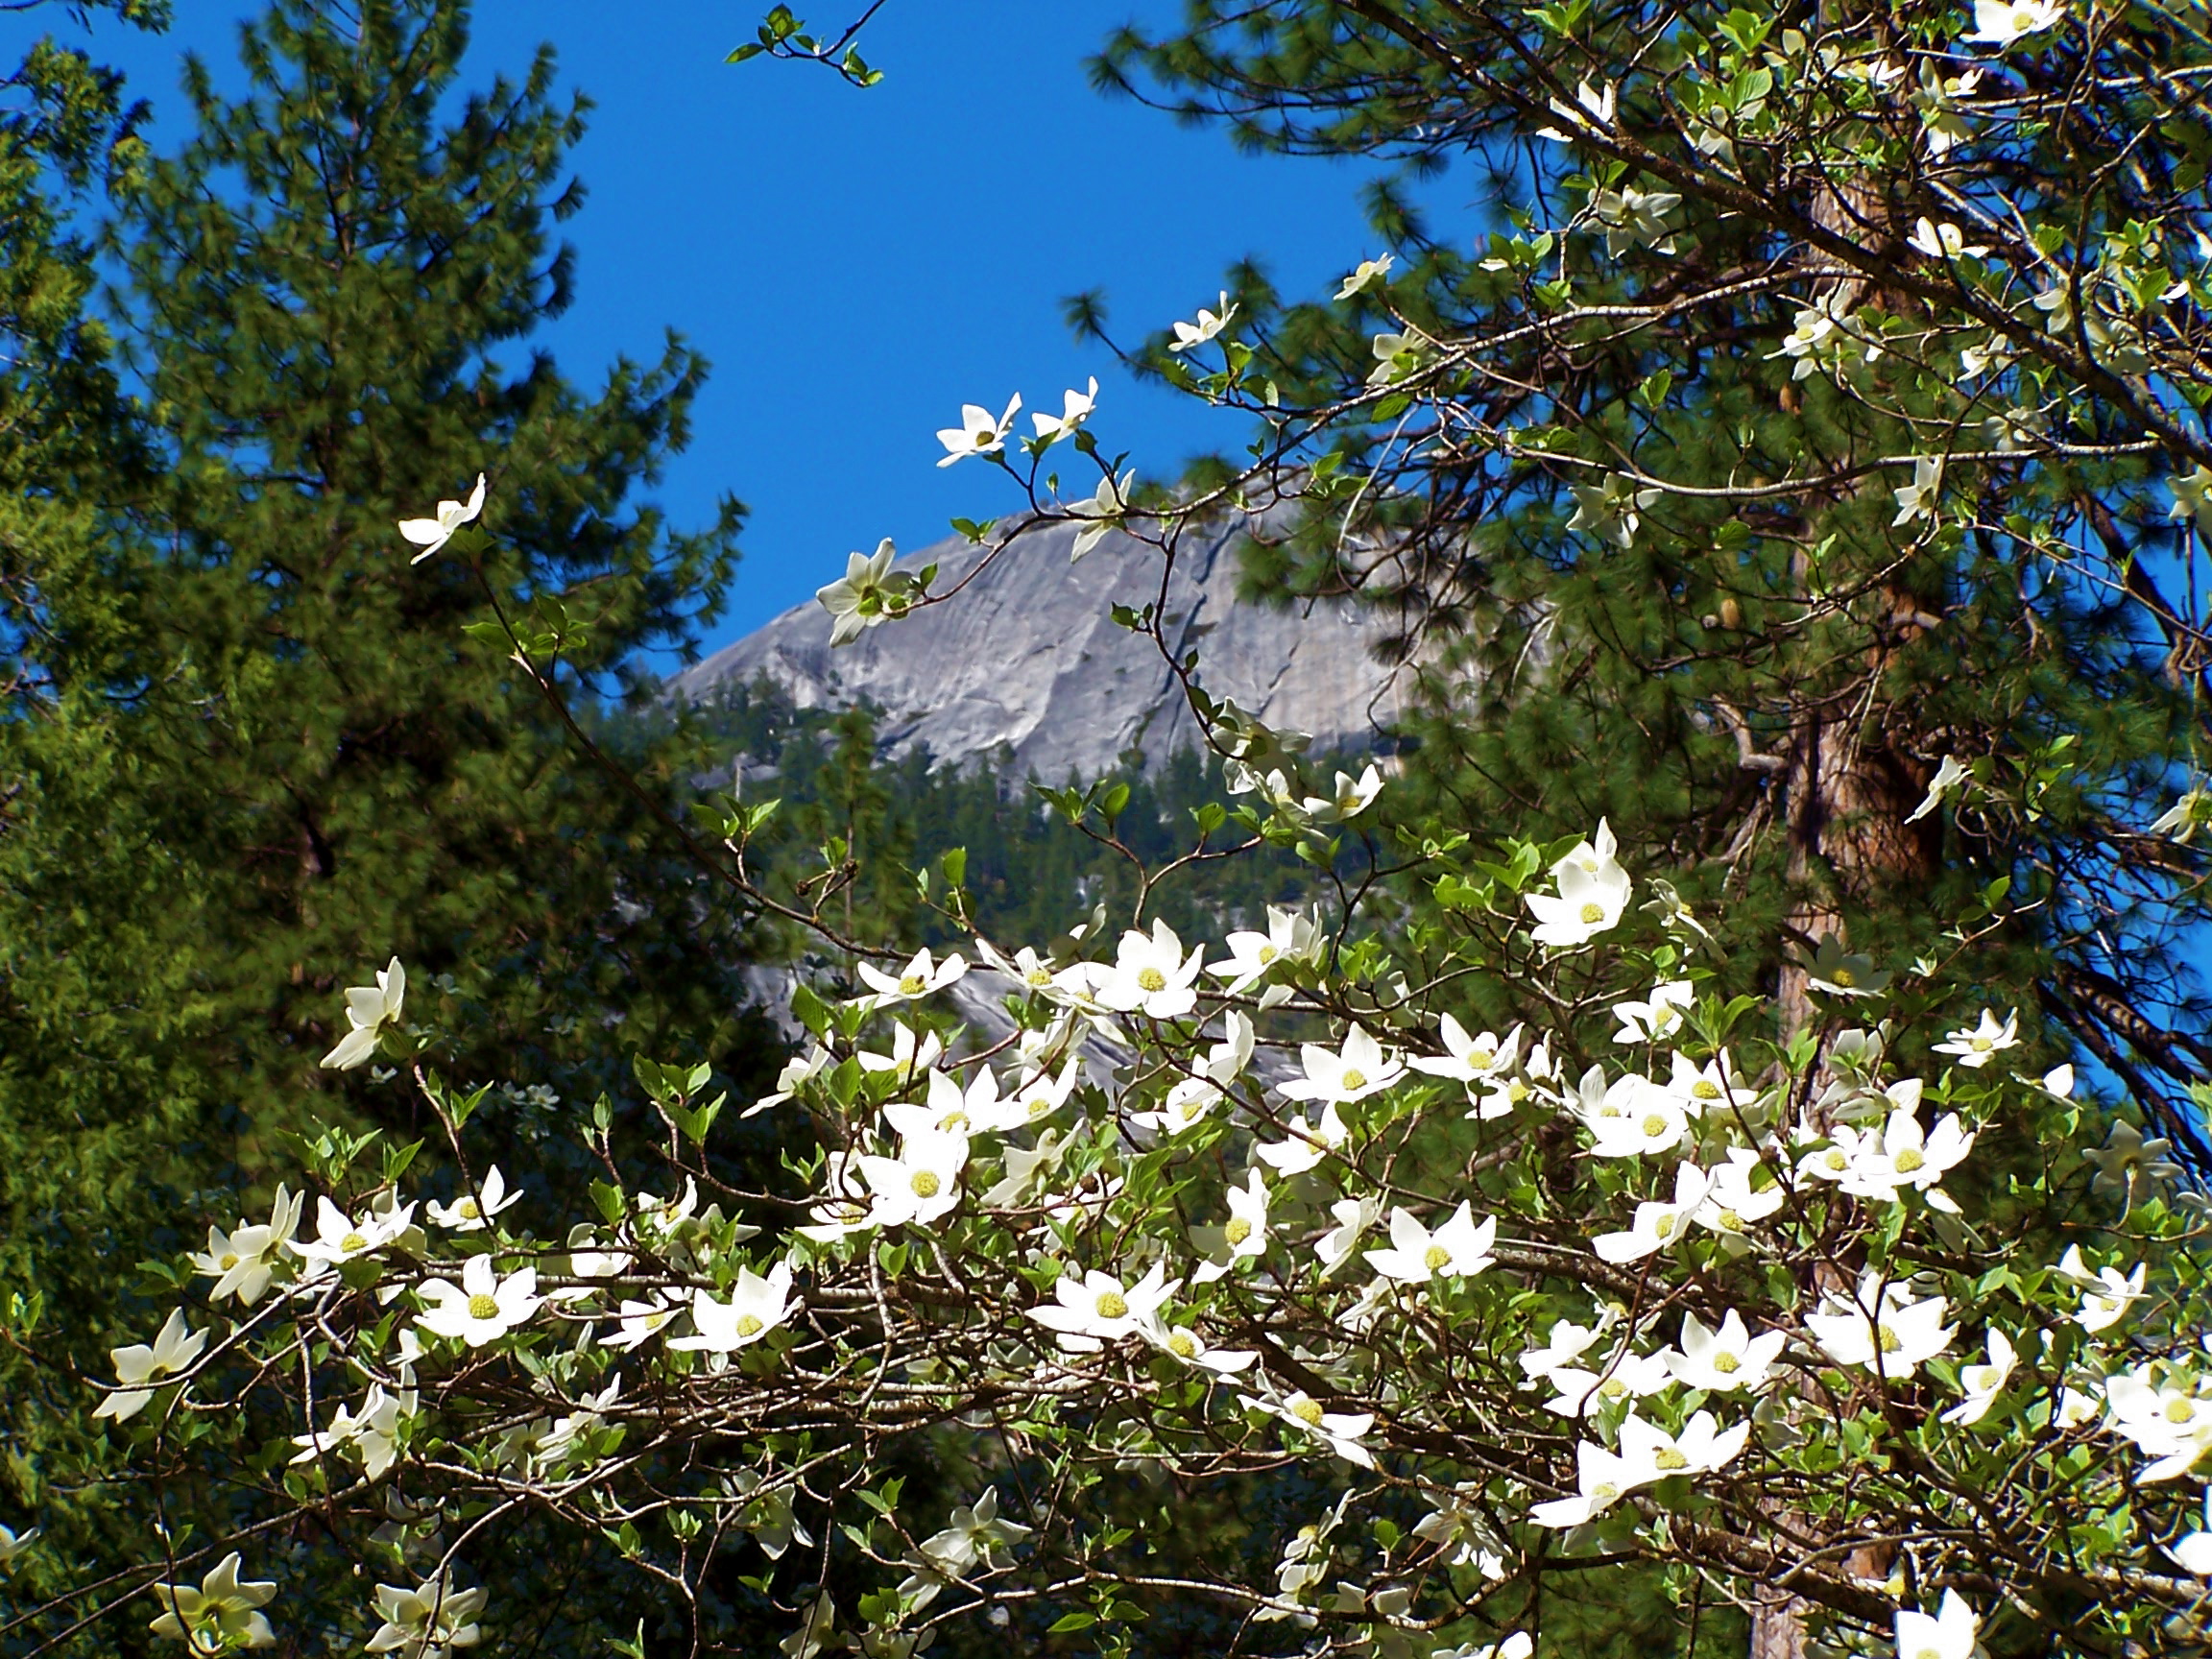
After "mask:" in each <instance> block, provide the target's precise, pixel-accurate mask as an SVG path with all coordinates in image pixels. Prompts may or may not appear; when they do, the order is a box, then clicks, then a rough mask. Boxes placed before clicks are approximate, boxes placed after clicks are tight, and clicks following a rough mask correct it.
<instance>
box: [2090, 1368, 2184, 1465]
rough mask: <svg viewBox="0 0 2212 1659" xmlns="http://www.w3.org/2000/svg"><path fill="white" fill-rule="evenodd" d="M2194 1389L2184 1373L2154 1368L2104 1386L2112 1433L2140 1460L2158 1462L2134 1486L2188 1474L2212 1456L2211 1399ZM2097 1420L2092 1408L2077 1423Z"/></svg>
mask: <svg viewBox="0 0 2212 1659" xmlns="http://www.w3.org/2000/svg"><path fill="white" fill-rule="evenodd" d="M2161 1371H2163V1372H2164V1374H2163V1375H2161V1374H2160V1373H2161ZM2199 1387H2200V1384H2199V1382H2198V1380H2197V1379H2196V1378H2195V1377H2193V1376H2191V1375H2190V1374H2189V1373H2188V1372H2186V1371H2182V1370H2175V1369H2166V1368H2164V1367H2160V1366H2157V1365H2154V1364H2144V1365H2138V1366H2136V1367H2135V1368H2134V1369H2133V1370H2130V1371H2124V1372H2121V1373H2119V1374H2118V1375H2117V1376H2113V1377H2110V1378H2107V1379H2106V1380H2105V1383H2104V1404H2105V1406H2106V1407H2107V1408H2108V1409H2109V1411H2110V1413H2111V1429H2112V1431H2113V1432H2114V1433H2116V1434H2119V1435H2122V1436H2124V1437H2125V1438H2127V1439H2128V1440H2131V1441H2133V1442H2134V1443H2135V1448H2136V1450H2137V1451H2139V1452H2141V1453H2142V1454H2143V1455H2145V1456H2147V1457H2152V1458H2155V1459H2157V1461H2155V1462H2153V1463H2152V1464H2150V1465H2149V1466H2148V1467H2146V1468H2145V1469H2144V1470H2143V1471H2142V1472H2141V1473H2140V1474H2139V1475H2137V1477H2136V1479H2137V1480H2138V1481H2140V1482H2142V1483H2144V1484H2152V1483H2155V1482H2157V1481H2161V1480H2172V1479H2176V1478H2177V1477H2179V1476H2182V1475H2186V1474H2189V1473H2190V1472H2191V1471H2193V1470H2194V1469H2195V1468H2196V1466H2197V1464H2198V1463H2199V1462H2200V1460H2201V1459H2202V1458H2203V1456H2204V1455H2205V1454H2206V1453H2207V1452H2212V1399H2207V1398H2206V1397H2205V1396H2204V1395H2203V1394H2201V1393H2200V1392H2199ZM2096 1415H2097V1412H2096V1408H2095V1406H2094V1403H2091V1404H2089V1405H2087V1406H2085V1407H2084V1408H2083V1409H2082V1411H2081V1412H2080V1419H2079V1420H2080V1421H2089V1420H2092V1419H2094V1418H2095V1416H2096Z"/></svg>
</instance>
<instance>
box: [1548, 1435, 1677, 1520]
mask: <svg viewBox="0 0 2212 1659" xmlns="http://www.w3.org/2000/svg"><path fill="white" fill-rule="evenodd" d="M1639 1421H1640V1419H1638V1418H1635V1417H1629V1418H1625V1419H1623V1422H1622V1425H1621V1428H1622V1445H1621V1451H1620V1452H1618V1453H1616V1452H1612V1451H1608V1450H1607V1449H1606V1448H1605V1447H1603V1446H1600V1445H1599V1444H1598V1443H1597V1442H1596V1441H1594V1440H1584V1441H1582V1442H1580V1443H1579V1444H1578V1445H1577V1446H1576V1447H1575V1485H1576V1487H1577V1488H1578V1490H1577V1491H1576V1493H1575V1496H1574V1497H1572V1498H1554V1499H1552V1500H1551V1502H1549V1503H1538V1504H1536V1505H1535V1506H1534V1507H1533V1508H1531V1509H1530V1510H1529V1511H1528V1519H1529V1520H1531V1521H1533V1522H1534V1523H1535V1524H1536V1525H1537V1526H1539V1527H1551V1528H1554V1529H1556V1528H1561V1527H1579V1526H1581V1525H1583V1523H1585V1522H1587V1521H1592V1520H1595V1519H1596V1518H1597V1517H1598V1516H1599V1515H1602V1514H1604V1513H1605V1511H1606V1510H1608V1509H1610V1508H1612V1507H1613V1505H1614V1504H1616V1503H1620V1502H1621V1500H1622V1499H1623V1498H1625V1497H1626V1496H1627V1495H1628V1494H1629V1493H1631V1492H1633V1491H1635V1490H1637V1488H1639V1487H1642V1486H1648V1485H1650V1484H1651V1483H1652V1482H1653V1481H1654V1480H1656V1479H1659V1471H1658V1470H1656V1469H1655V1468H1653V1467H1651V1466H1650V1464H1649V1463H1647V1462H1645V1461H1642V1460H1640V1459H1635V1458H1631V1457H1630V1456H1629V1455H1628V1441H1627V1428H1628V1425H1629V1424H1630V1423H1635V1422H1639Z"/></svg>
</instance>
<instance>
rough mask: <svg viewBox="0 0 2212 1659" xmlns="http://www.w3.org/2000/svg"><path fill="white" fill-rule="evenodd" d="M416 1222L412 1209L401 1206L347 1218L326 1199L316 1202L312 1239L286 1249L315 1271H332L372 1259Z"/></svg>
mask: <svg viewBox="0 0 2212 1659" xmlns="http://www.w3.org/2000/svg"><path fill="white" fill-rule="evenodd" d="M414 1219H415V1206H414V1205H413V1204H403V1205H400V1206H399V1207H398V1208H397V1209H394V1210H380V1209H378V1208H377V1207H376V1206H375V1205H373V1204H372V1205H371V1206H370V1207H369V1208H368V1209H366V1210H364V1211H363V1212H362V1213H361V1214H359V1215H349V1214H346V1212H345V1211H343V1210H341V1209H339V1208H338V1206H337V1205H335V1204H333V1203H331V1202H330V1200H329V1199H328V1198H318V1199H317V1200H316V1201H315V1237H314V1238H310V1239H308V1240H306V1241H305V1242H304V1243H301V1242H300V1241H298V1240H294V1241H293V1242H292V1243H291V1244H290V1245H289V1246H288V1247H289V1248H290V1250H291V1251H292V1253H293V1254H294V1255H295V1256H298V1257H300V1258H301V1259H302V1260H303V1261H306V1262H313V1263H315V1264H316V1265H317V1266H318V1267H322V1268H328V1267H335V1266H337V1265H338V1264H339V1263H340V1262H350V1261H352V1260H353V1259H354V1258H356V1257H359V1256H373V1255H374V1254H375V1253H376V1252H377V1251H379V1250H381V1249H383V1248H384V1247H385V1246H386V1245H387V1244H390V1243H391V1242H392V1241H393V1240H394V1239H395V1238H398V1237H399V1235H400V1234H402V1233H404V1232H406V1231H407V1228H408V1226H409V1225H410V1224H411V1223H412V1222H413V1221H414Z"/></svg>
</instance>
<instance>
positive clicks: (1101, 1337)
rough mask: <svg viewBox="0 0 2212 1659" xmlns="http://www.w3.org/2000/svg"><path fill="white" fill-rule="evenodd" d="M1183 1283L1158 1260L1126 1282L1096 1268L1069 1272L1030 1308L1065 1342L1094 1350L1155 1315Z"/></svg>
mask: <svg viewBox="0 0 2212 1659" xmlns="http://www.w3.org/2000/svg"><path fill="white" fill-rule="evenodd" d="M1182 1283H1183V1281H1182V1280H1180V1279H1169V1278H1168V1277H1167V1276H1166V1268H1165V1267H1163V1266H1162V1265H1161V1264H1160V1263H1159V1262H1154V1263H1153V1264H1152V1268H1151V1271H1149V1272H1148V1273H1146V1274H1145V1275H1144V1277H1143V1278H1142V1279H1140V1280H1139V1281H1138V1282H1137V1283H1136V1284H1134V1285H1127V1286H1125V1285H1123V1284H1122V1283H1121V1281H1120V1280H1118V1279H1117V1278H1115V1277H1114V1276H1113V1275H1112V1274H1111V1273H1101V1272H1099V1271H1097V1269H1095V1268H1094V1269H1093V1270H1092V1271H1090V1272H1088V1273H1085V1274H1084V1275H1082V1276H1081V1277H1080V1278H1078V1277H1077V1276H1076V1275H1075V1274H1073V1273H1067V1274H1063V1275H1062V1276H1061V1279H1060V1282H1059V1283H1058V1284H1056V1285H1055V1286H1052V1294H1053V1297H1054V1298H1055V1299H1054V1300H1053V1301H1052V1302H1050V1303H1048V1304H1046V1305H1045V1306H1043V1307H1039V1308H1032V1309H1030V1310H1029V1317H1030V1318H1032V1319H1034V1320H1036V1321H1037V1323H1038V1324H1040V1325H1042V1326H1044V1327H1045V1328H1046V1330H1047V1331H1052V1332H1056V1333H1057V1334H1058V1336H1059V1342H1060V1346H1061V1347H1063V1348H1066V1349H1068V1350H1070V1352H1073V1353H1078V1354H1083V1353H1096V1352H1097V1351H1098V1350H1099V1349H1100V1348H1101V1347H1103V1346H1104V1345H1105V1344H1107V1343H1109V1342H1118V1341H1120V1340H1121V1338H1122V1337H1124V1336H1130V1335H1134V1334H1136V1333H1137V1332H1138V1330H1139V1328H1140V1327H1142V1326H1143V1325H1144V1324H1146V1323H1147V1322H1149V1321H1152V1320H1154V1319H1156V1318H1157V1316H1158V1314H1159V1312H1160V1310H1161V1309H1162V1308H1163V1307H1164V1306H1165V1305H1166V1301H1167V1298H1168V1297H1170V1296H1172V1295H1173V1294H1174V1293H1175V1290H1176V1288H1177V1286H1180V1285H1181V1284H1182Z"/></svg>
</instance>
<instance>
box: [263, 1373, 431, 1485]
mask: <svg viewBox="0 0 2212 1659" xmlns="http://www.w3.org/2000/svg"><path fill="white" fill-rule="evenodd" d="M416 1406H417V1395H416V1392H415V1390H414V1389H412V1388H402V1389H400V1390H399V1391H398V1392H397V1393H393V1392H391V1391H389V1390H388V1389H386V1388H385V1386H384V1384H383V1383H370V1384H369V1392H368V1393H366V1394H365V1395H363V1396H362V1397H361V1407H360V1409H359V1410H354V1409H352V1408H350V1407H347V1406H343V1405H341V1406H340V1407H338V1410H337V1412H336V1414H335V1415H333V1416H332V1417H331V1419H330V1427H329V1428H327V1429H325V1430H324V1431H321V1432H320V1433H310V1434H295V1435H293V1436H292V1444H293V1445H295V1446H297V1447H299V1448H300V1449H301V1450H300V1454H299V1455H297V1456H296V1457H294V1458H293V1459H292V1461H293V1462H294V1463H312V1462H314V1461H315V1460H316V1459H317V1458H318V1457H323V1456H326V1455H329V1454H330V1453H332V1452H336V1451H340V1450H345V1451H350V1452H352V1453H354V1454H356V1455H358V1456H359V1457H360V1459H361V1467H362V1470H363V1472H364V1473H365V1474H367V1475H368V1477H369V1479H372V1480H380V1479H383V1478H384V1476H385V1475H386V1474H387V1473H388V1472H389V1471H390V1469H391V1467H392V1465H393V1464H394V1463H395V1462H397V1460H398V1455H399V1428H400V1425H401V1424H402V1423H404V1422H405V1421H406V1419H408V1418H410V1417H412V1416H414V1415H415V1411H416Z"/></svg>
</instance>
